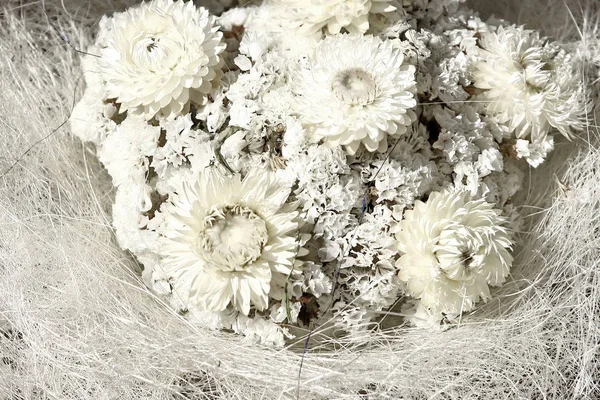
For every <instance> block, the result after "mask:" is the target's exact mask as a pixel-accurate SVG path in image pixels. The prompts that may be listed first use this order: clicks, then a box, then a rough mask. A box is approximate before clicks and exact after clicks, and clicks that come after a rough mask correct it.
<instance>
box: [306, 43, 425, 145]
mask: <svg viewBox="0 0 600 400" xmlns="http://www.w3.org/2000/svg"><path fill="white" fill-rule="evenodd" d="M404 61H405V60H404V55H403V54H402V52H401V51H400V50H398V49H396V48H394V46H393V44H392V43H391V42H389V41H386V42H383V41H381V39H379V38H377V37H373V36H361V35H337V36H331V37H328V38H326V39H324V40H323V41H322V42H321V43H320V44H319V45H318V46H317V47H316V49H315V51H314V53H313V54H312V55H311V57H310V58H309V60H308V62H307V63H306V65H304V66H303V68H301V69H300V71H299V76H298V77H297V78H295V81H296V82H297V87H296V88H295V91H296V93H297V95H298V100H297V102H296V112H297V113H298V114H299V116H300V119H301V121H302V123H303V125H304V126H305V128H306V130H307V132H308V134H309V135H310V136H311V138H312V139H313V140H314V141H321V140H322V141H323V142H324V144H325V145H326V146H328V147H336V146H340V145H342V146H345V148H346V151H347V152H348V153H350V154H354V153H355V152H356V151H357V150H358V148H359V146H360V144H361V143H362V144H363V145H364V146H365V148H366V149H367V150H368V151H376V150H377V151H385V150H386V149H387V137H388V135H390V136H392V137H399V136H401V135H402V134H404V133H405V132H406V131H407V127H408V126H409V125H410V124H411V123H412V122H413V121H414V119H415V118H416V117H415V113H414V111H413V110H411V109H412V108H413V107H415V106H416V104H417V102H416V100H415V93H416V83H415V67H414V66H413V65H407V64H406V63H405V62H404Z"/></svg>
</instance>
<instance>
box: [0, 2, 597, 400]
mask: <svg viewBox="0 0 600 400" xmlns="http://www.w3.org/2000/svg"><path fill="white" fill-rule="evenodd" d="M592 1H593V0H592ZM97 3H98V4H94V2H92V4H88V3H84V2H79V1H71V2H65V1H61V0H55V1H53V2H50V1H46V7H47V9H48V14H49V15H48V17H49V21H50V23H49V22H48V20H46V17H45V15H44V14H43V13H42V9H41V7H40V4H23V2H22V1H18V0H12V1H9V2H7V3H3V5H4V6H5V7H6V8H5V9H4V10H3V11H0V13H1V17H0V135H1V136H0V398H2V399H88V398H89V399H146V398H148V399H150V398H152V399H178V398H194V399H204V398H206V399H217V398H219V399H221V398H222V399H236V398H240V399H251V398H265V399H271V398H301V399H312V398H325V399H336V398H354V399H380V398H390V399H598V398H600V361H599V357H598V352H599V348H598V343H599V341H600V302H599V299H600V264H599V263H600V207H599V206H600V185H599V183H600V152H599V151H598V150H597V148H596V147H595V145H594V143H596V141H595V138H596V136H595V135H596V133H595V130H594V128H593V126H594V124H590V127H589V129H588V131H587V132H584V134H583V135H582V136H581V138H579V139H578V140H577V141H576V142H575V143H568V142H563V143H560V144H558V145H557V148H556V150H555V152H554V154H553V157H552V160H550V161H549V162H548V163H547V164H544V165H543V166H541V167H540V169H539V170H536V171H532V172H531V174H530V187H529V191H528V192H527V193H524V194H523V196H522V197H523V198H522V200H521V203H522V204H523V207H524V208H523V210H524V211H525V212H526V213H528V214H530V215H531V216H530V217H529V219H528V221H529V222H530V228H531V231H530V232H529V233H525V232H523V233H520V234H519V235H518V242H519V249H518V251H517V262H516V265H515V267H514V268H513V270H512V274H511V277H510V278H509V281H508V282H507V284H505V285H504V286H503V287H502V288H500V289H499V290H497V291H496V292H495V300H494V301H491V302H489V303H488V304H486V305H485V306H483V307H481V308H479V309H478V310H477V311H476V312H475V313H473V315H470V316H468V317H465V318H464V320H463V321H462V322H461V324H460V325H459V326H458V327H455V328H453V329H450V330H448V331H446V332H440V333H430V332H425V331H422V330H419V329H412V328H402V329H399V330H396V331H393V330H392V331H387V332H385V333H381V332H379V333H376V332H373V333H370V334H365V335H364V336H363V337H356V336H354V337H352V338H351V339H348V338H341V339H337V341H335V342H333V343H332V342H331V341H330V342H329V343H326V344H324V345H311V346H309V349H308V351H307V352H306V353H305V354H304V356H303V352H302V346H303V343H304V341H303V339H302V338H300V340H299V345H298V346H296V348H299V349H300V350H296V348H294V349H273V348H265V347H261V346H258V345H256V344H255V343H253V342H251V341H248V340H245V339H244V338H242V337H239V336H235V335H232V334H229V333H225V332H207V331H203V330H201V329H199V328H197V327H194V326H192V325H190V324H188V323H187V322H186V321H185V320H184V319H183V318H182V317H181V316H179V315H177V314H176V313H174V312H172V311H170V309H169V308H168V307H167V306H166V305H164V304H161V302H160V301H159V300H157V299H156V297H154V296H153V295H152V294H151V293H149V291H148V290H147V289H146V288H145V287H144V285H143V284H142V282H141V281H140V278H139V266H138V265H137V264H136V263H135V261H134V260H133V259H132V257H130V256H129V255H128V254H126V253H124V252H123V251H121V250H120V249H119V247H118V246H117V244H116V242H115V239H114V236H113V233H112V230H111V218H110V207H111V204H112V202H113V191H112V186H111V183H110V178H109V177H108V175H107V174H106V172H105V171H104V170H103V169H102V167H101V165H100V164H99V163H98V161H97V160H96V158H95V156H94V152H93V149H92V148H90V147H89V146H84V145H83V144H82V143H81V142H80V141H79V140H77V139H75V138H73V137H71V136H70V135H69V132H68V129H67V127H68V124H65V121H66V120H67V118H68V117H69V113H70V110H71V109H72V106H73V102H74V101H75V100H76V99H77V98H78V96H80V94H81V92H82V90H83V79H82V73H81V70H80V67H79V62H78V54H77V53H76V52H75V51H74V50H73V49H72V48H71V47H70V46H69V45H68V44H66V43H65V39H66V38H68V39H67V40H68V41H69V43H70V45H72V46H73V47H75V48H78V49H81V48H85V47H86V44H87V43H89V41H90V38H91V34H92V32H93V30H94V28H93V24H94V22H95V21H97V20H98V19H99V17H100V16H101V15H102V13H104V12H106V11H107V10H114V9H122V7H123V6H124V5H125V3H126V2H125V1H123V0H119V1H114V2H112V3H111V2H97ZM99 3H102V4H99ZM127 3H130V4H131V3H133V2H132V1H128V2H127ZM477 3H478V4H475V7H482V6H485V5H482V4H481V3H486V2H483V1H481V2H477ZM490 3H491V4H490V6H492V7H496V11H498V10H500V8H498V7H499V5H498V4H499V3H498V2H490ZM492 3H493V4H492ZM508 3H509V2H504V4H505V5H506V4H508ZM525 3H527V4H525V5H524V7H526V10H533V9H537V10H538V11H540V10H544V9H546V10H548V8H546V7H547V5H548V1H540V0H537V1H531V2H525ZM533 3H536V4H533ZM537 3H540V4H539V5H538V4H537ZM571 3H572V6H573V7H572V8H571V9H570V10H571V11H573V15H571V14H570V12H569V10H568V9H567V8H566V5H565V3H564V2H562V1H561V2H557V3H556V4H555V5H553V6H552V7H551V8H550V9H549V10H551V11H552V13H549V14H548V13H546V14H543V16H542V17H539V15H540V14H537V15H538V17H537V19H536V14H530V13H527V12H521V13H520V12H519V10H518V9H514V8H513V9H511V11H512V12H511V14H512V15H513V16H520V18H521V19H520V20H518V21H517V20H515V22H520V23H527V22H530V23H532V24H534V25H530V26H533V27H538V28H539V27H541V28H545V29H546V31H545V33H552V34H554V36H555V37H556V36H561V37H563V38H565V40H568V39H569V36H568V32H577V28H579V29H581V31H582V32H583V34H584V36H581V37H580V38H579V39H577V38H576V37H575V39H573V41H572V43H573V45H579V46H580V48H581V53H582V57H584V58H585V57H587V58H590V59H593V58H594V57H593V56H594V51H595V50H594V46H593V43H592V41H594V40H596V38H595V37H594V36H593V32H591V31H590V30H586V25H585V24H584V23H583V22H584V21H593V20H594V17H595V15H594V14H593V10H591V9H586V8H585V7H583V6H582V4H581V2H579V1H575V2H571ZM536 6H537V7H536ZM582 11H583V12H582ZM528 16H529V17H530V19H528V18H527V17H528ZM549 16H552V19H545V18H549ZM571 18H572V19H571ZM569 21H570V22H569ZM536 23H537V25H535V24H536ZM569 24H571V27H570V28H569V30H568V32H567V33H565V28H566V27H567V28H568V27H569ZM53 27H56V28H57V29H54V28H53ZM553 27H554V28H556V30H555V31H554V32H552V31H550V29H552V28H553ZM559 34H562V35H559ZM61 36H62V37H61ZM320 336H322V335H320V334H319V332H318V331H317V332H315V333H314V339H315V342H316V341H317V340H320V339H323V338H322V337H320ZM301 364H302V367H301Z"/></svg>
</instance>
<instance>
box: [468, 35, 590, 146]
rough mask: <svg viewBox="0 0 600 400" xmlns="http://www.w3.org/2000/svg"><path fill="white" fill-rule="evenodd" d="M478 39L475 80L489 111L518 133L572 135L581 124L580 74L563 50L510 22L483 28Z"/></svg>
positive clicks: (525, 135) (582, 96)
mask: <svg viewBox="0 0 600 400" xmlns="http://www.w3.org/2000/svg"><path fill="white" fill-rule="evenodd" d="M479 45H480V47H481V48H480V50H479V57H480V61H479V62H477V63H475V66H474V67H475V70H474V74H473V75H474V86H475V87H477V88H480V89H483V90H484V92H483V93H482V94H481V95H480V99H482V100H486V101H489V104H488V106H487V111H488V112H489V113H490V114H492V115H493V116H495V118H496V119H497V120H498V122H501V123H504V124H506V125H508V127H509V129H510V130H511V131H513V132H514V135H515V137H516V138H517V139H529V140H530V141H531V142H540V141H543V140H544V138H545V137H546V135H547V134H548V132H549V131H550V129H551V128H555V129H557V130H558V131H559V132H560V133H562V134H563V135H564V136H566V137H568V138H570V137H571V136H572V134H573V131H575V130H580V129H582V128H583V126H584V123H585V115H586V110H587V104H586V100H585V94H584V85H583V79H582V76H581V74H580V72H579V71H578V70H577V69H576V68H575V67H574V64H573V62H572V60H571V57H570V56H569V55H568V54H567V53H566V52H565V51H564V50H562V49H560V48H559V47H558V46H556V45H554V44H552V43H550V42H548V41H547V40H546V39H543V38H540V36H539V33H538V32H535V31H530V30H525V29H523V28H520V27H514V26H512V27H506V28H503V27H499V28H498V30H497V31H496V32H487V33H485V34H483V36H482V38H481V39H480V42H479Z"/></svg>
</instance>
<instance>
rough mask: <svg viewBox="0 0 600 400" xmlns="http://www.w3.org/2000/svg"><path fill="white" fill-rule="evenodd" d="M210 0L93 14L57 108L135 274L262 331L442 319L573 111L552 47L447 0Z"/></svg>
mask: <svg viewBox="0 0 600 400" xmlns="http://www.w3.org/2000/svg"><path fill="white" fill-rule="evenodd" d="M212 3H215V4H216V6H215V5H213V6H214V7H213V9H214V10H219V11H218V12H222V14H221V15H220V16H219V17H218V18H217V17H216V16H212V15H210V13H209V12H208V11H207V10H206V9H203V8H197V7H196V6H194V5H193V2H184V1H183V0H177V1H174V0H151V1H150V2H146V3H142V4H141V5H139V6H137V7H133V8H131V9H129V10H127V11H125V12H123V13H116V14H114V15H113V16H111V17H105V18H103V20H102V21H101V23H100V32H99V34H98V37H97V40H96V42H95V43H94V45H93V46H91V47H90V49H89V53H90V54H91V55H86V56H84V57H83V61H82V63H83V67H84V70H85V78H86V82H87V89H86V92H85V94H84V96H83V98H82V99H81V101H80V102H79V104H78V105H77V106H76V108H75V110H74V111H73V115H72V118H71V127H72V130H73V132H74V134H76V135H77V136H79V137H80V138H81V139H82V140H84V141H89V142H92V143H93V144H94V145H95V147H96V151H97V154H98V157H99V159H100V161H101V162H102V163H103V164H104V166H105V167H106V169H107V170H108V172H109V173H110V175H111V177H112V180H113V184H114V187H115V190H116V196H115V203H114V207H113V223H114V226H115V231H116V236H117V239H118V241H119V244H120V245H121V246H122V247H123V248H124V249H127V250H129V251H131V252H132V253H133V255H134V256H135V257H136V258H137V260H138V261H139V262H140V263H141V264H142V265H143V267H144V271H143V279H144V281H145V282H146V284H147V285H148V287H149V288H150V289H151V290H152V291H153V292H154V293H155V294H156V295H157V296H161V297H163V298H164V299H165V300H167V301H168V302H169V303H170V304H171V305H172V307H173V308H174V309H175V310H177V311H178V312H180V313H181V314H182V315H185V316H187V317H188V318H190V320H191V321H193V322H194V323H197V324H200V325H203V326H206V327H208V328H212V329H228V330H232V331H235V332H238V333H241V334H244V335H246V336H247V337H248V338H251V339H252V340H258V341H260V342H263V343H270V344H274V345H278V346H281V345H284V343H285V339H286V338H289V337H292V336H293V335H294V330H295V327H304V328H306V327H313V326H315V325H316V324H319V322H321V321H326V320H329V319H330V318H333V321H335V325H336V326H337V327H338V328H339V329H341V330H344V331H345V332H350V333H352V332H356V331H361V330H365V329H376V328H377V326H378V323H379V322H380V320H381V317H382V316H383V315H384V314H385V312H386V310H388V309H390V308H391V307H396V306H398V307H401V308H403V309H405V310H406V309H407V306H410V307H409V308H410V311H409V312H408V316H407V318H408V320H409V321H411V322H412V323H414V324H416V325H419V326H421V325H425V326H428V327H430V328H434V327H437V328H439V327H440V324H442V326H448V325H449V324H452V322H453V321H455V320H457V319H458V318H459V317H460V316H461V314H462V313H465V312H469V311H471V310H473V309H474V308H475V307H476V305H477V303H479V302H480V301H487V300H489V299H490V298H492V296H493V291H492V289H491V288H492V287H495V286H499V285H501V284H502V283H503V282H504V281H505V279H506V278H507V276H508V274H509V273H510V267H511V264H512V256H511V248H512V244H513V241H512V239H511V235H510V233H509V232H510V231H511V230H516V229H518V228H519V223H520V217H519V215H518V213H517V212H516V211H515V210H516V208H515V207H514V205H513V204H512V202H511V199H512V197H513V196H514V195H515V193H517V192H518V191H519V190H520V188H521V186H522V180H523V179H522V177H523V173H522V169H523V167H524V166H525V167H526V165H527V163H529V164H530V165H532V166H534V167H537V166H538V165H540V164H541V163H542V162H543V161H544V158H545V157H546V155H547V154H548V152H549V151H550V150H552V147H553V136H554V134H555V133H556V132H558V133H561V134H562V135H564V136H567V137H572V136H573V135H574V133H575V132H576V131H577V130H580V129H581V128H582V127H583V126H584V124H585V116H586V110H587V101H586V99H585V96H584V95H583V93H584V89H583V87H584V86H583V84H584V82H583V81H582V76H581V74H580V73H579V72H578V69H577V67H576V65H575V64H574V61H573V60H572V58H571V57H570V56H569V54H568V53H567V52H566V51H565V50H563V49H561V48H560V47H559V46H558V45H556V44H553V43H552V42H550V41H548V40H546V39H541V38H539V36H538V34H537V33H535V32H531V31H527V30H525V29H523V28H520V27H516V26H508V25H492V24H487V23H485V22H483V21H481V20H480V19H479V18H478V17H477V16H476V15H474V14H473V13H472V12H471V11H469V10H468V9H466V8H463V6H462V5H461V4H460V3H461V2H460V1H457V0H448V1H429V0H404V1H392V0H319V1H311V2H306V1H296V0H275V1H265V2H264V3H262V4H256V5H250V6H245V7H238V8H232V9H230V10H229V11H225V12H223V10H224V9H225V8H228V7H230V6H231V3H232V2H231V1H223V2H219V1H213V2H212ZM212 3H211V4H212ZM219 4H220V5H222V7H218V6H219ZM417 27H419V29H418V30H417ZM521 158H522V159H525V160H526V161H523V160H520V159H521Z"/></svg>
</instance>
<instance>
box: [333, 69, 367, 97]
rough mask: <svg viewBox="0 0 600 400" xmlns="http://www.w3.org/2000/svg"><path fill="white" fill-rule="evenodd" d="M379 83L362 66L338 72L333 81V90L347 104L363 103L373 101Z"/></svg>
mask: <svg viewBox="0 0 600 400" xmlns="http://www.w3.org/2000/svg"><path fill="white" fill-rule="evenodd" d="M376 89H377V85H376V84H375V80H374V79H373V76H372V75H371V74H370V73H368V72H367V71H365V70H364V69H361V68H349V69H345V70H343V71H340V72H338V73H337V74H336V75H335V76H334V78H333V82H332V83H331V90H332V91H333V93H334V94H335V95H336V97H337V98H338V99H340V100H341V101H343V102H344V103H346V104H350V105H361V106H364V105H366V104H369V103H372V102H373V100H374V99H375V92H376Z"/></svg>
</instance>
